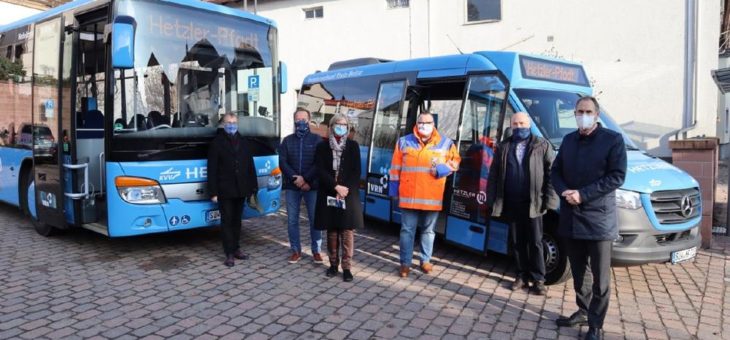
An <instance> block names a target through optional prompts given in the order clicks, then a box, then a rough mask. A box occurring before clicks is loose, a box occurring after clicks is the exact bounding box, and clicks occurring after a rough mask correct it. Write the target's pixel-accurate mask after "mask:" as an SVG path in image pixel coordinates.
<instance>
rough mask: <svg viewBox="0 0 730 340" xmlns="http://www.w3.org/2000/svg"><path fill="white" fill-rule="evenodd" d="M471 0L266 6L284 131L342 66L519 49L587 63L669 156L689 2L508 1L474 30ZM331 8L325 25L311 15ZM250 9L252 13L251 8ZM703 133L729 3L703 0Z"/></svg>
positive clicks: (602, 92) (620, 116)
mask: <svg viewBox="0 0 730 340" xmlns="http://www.w3.org/2000/svg"><path fill="white" fill-rule="evenodd" d="M465 2H466V1H465V0H411V1H410V7H408V8H397V9H388V8H387V3H386V1H385V0H368V1H362V0H330V1H323V0H320V1H311V0H291V1H287V0H278V1H263V0H262V1H259V4H258V7H257V10H258V14H260V15H263V16H266V17H269V18H272V19H274V20H275V21H276V22H277V24H278V26H279V45H280V54H279V57H280V59H281V60H282V61H285V62H286V63H287V64H288V66H289V92H288V93H287V94H286V95H284V97H283V100H282V110H283V112H284V113H285V115H284V122H283V124H282V131H284V133H285V134H286V133H288V131H290V130H291V126H292V125H291V117H289V115H288V113H289V112H291V111H292V110H293V109H294V106H295V105H296V93H295V91H293V90H294V89H297V88H298V87H299V86H300V84H301V82H302V80H303V79H304V77H305V76H306V75H307V74H309V73H312V72H315V71H316V70H326V69H327V67H328V65H329V64H330V63H332V62H334V61H337V60H343V59H351V58H358V57H364V56H373V57H379V58H386V59H407V58H416V57H425V56H436V55H445V54H457V53H459V52H458V50H457V47H458V49H460V50H461V51H463V52H464V53H469V52H472V51H478V50H512V51H519V52H526V53H534V54H541V55H548V56H554V57H560V58H563V59H566V60H571V61H576V62H580V63H583V65H584V66H585V69H586V72H587V73H588V76H589V78H590V80H591V82H592V83H593V85H594V87H595V94H596V95H597V97H598V99H599V100H600V102H601V104H602V105H603V106H604V107H605V108H606V109H607V111H608V112H609V113H610V114H611V115H612V116H613V117H614V119H615V120H616V121H617V122H618V123H619V124H621V125H622V126H623V127H624V128H625V130H626V131H627V133H629V134H631V136H632V137H633V139H635V140H636V141H637V142H638V143H639V145H640V146H641V147H642V148H645V149H646V150H648V151H649V152H650V153H652V154H655V155H657V156H669V154H670V152H671V151H670V150H669V149H668V147H667V141H668V139H669V138H670V137H672V138H673V136H674V134H673V133H672V132H673V131H676V130H678V129H680V128H681V127H682V121H683V118H682V117H683V112H682V111H683V109H682V106H683V100H684V98H683V77H684V50H685V46H684V45H685V43H684V13H685V2H686V1H666V2H656V1H642V0H617V1H590V2H585V1H580V0H543V1H530V0H510V1H502V20H501V21H498V22H490V23H477V24H467V23H466V19H465V17H466V9H465ZM317 6H322V7H323V9H324V17H323V18H322V19H305V18H304V12H303V9H304V8H311V7H317ZM249 9H250V10H252V6H251V5H250V4H249ZM698 12H699V14H698V16H699V20H698V34H697V36H698V41H697V48H698V51H699V52H698V59H697V71H696V73H697V85H696V92H697V99H696V103H697V104H696V112H697V126H696V128H695V129H693V130H691V131H690V132H689V136H690V137H691V136H698V135H707V136H714V135H716V130H717V129H716V120H717V111H718V100H717V96H718V91H717V89H716V86H715V85H714V83H713V81H712V78H711V77H710V70H712V69H715V68H717V66H718V57H717V41H718V39H719V30H720V19H721V3H720V0H710V1H699V11H698Z"/></svg>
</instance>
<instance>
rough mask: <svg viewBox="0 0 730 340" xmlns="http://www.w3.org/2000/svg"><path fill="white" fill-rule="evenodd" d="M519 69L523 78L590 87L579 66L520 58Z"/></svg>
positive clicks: (525, 57)
mask: <svg viewBox="0 0 730 340" xmlns="http://www.w3.org/2000/svg"><path fill="white" fill-rule="evenodd" d="M520 68H521V69H522V77H523V78H527V79H535V80H547V81H554V82H559V83H567V84H574V85H580V86H590V84H588V78H587V77H586V74H585V72H584V71H583V67H582V66H580V65H572V64H567V63H561V62H557V61H552V60H544V59H537V58H530V57H527V56H520Z"/></svg>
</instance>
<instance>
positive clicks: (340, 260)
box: [314, 113, 363, 282]
mask: <svg viewBox="0 0 730 340" xmlns="http://www.w3.org/2000/svg"><path fill="white" fill-rule="evenodd" d="M349 131H350V124H349V123H348V121H347V116H345V115H343V114H340V113H338V114H336V115H334V117H332V119H330V124H329V139H328V141H327V142H324V143H320V144H319V145H318V146H317V151H316V152H315V157H314V158H315V159H316V167H317V172H318V174H319V190H318V191H317V209H316V210H315V214H314V226H315V228H317V229H319V230H326V231H327V250H328V252H329V261H330V267H329V269H327V272H326V275H327V277H334V276H336V275H337V274H338V267H339V266H340V265H341V266H342V279H343V280H344V281H346V282H350V281H352V279H353V276H352V271H351V265H352V255H353V253H354V251H355V249H354V243H355V237H354V236H355V235H354V230H355V229H357V228H362V226H363V217H362V206H361V205H360V195H359V193H358V190H359V188H360V146H359V145H358V144H357V142H355V141H353V140H350V139H348V138H347V135H348V132H349ZM340 248H342V250H341V251H340Z"/></svg>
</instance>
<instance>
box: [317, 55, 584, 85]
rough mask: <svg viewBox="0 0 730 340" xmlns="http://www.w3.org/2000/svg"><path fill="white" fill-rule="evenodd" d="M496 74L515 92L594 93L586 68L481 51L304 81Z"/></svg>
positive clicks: (371, 66)
mask: <svg viewBox="0 0 730 340" xmlns="http://www.w3.org/2000/svg"><path fill="white" fill-rule="evenodd" d="M361 59H373V58H361ZM358 60H359V59H358ZM379 60H380V59H379ZM354 61H357V60H354ZM347 62H350V61H345V62H341V61H339V62H336V63H344V64H345V65H346V64H347ZM493 70H499V71H501V72H502V73H503V74H504V75H505V77H507V78H508V79H509V82H510V87H512V88H544V89H558V90H563V91H569V92H576V93H581V94H588V95H590V94H591V93H592V92H593V90H592V89H591V86H590V81H589V80H588V76H586V73H585V70H584V69H583V66H582V65H580V64H578V63H574V62H569V61H565V60H561V59H557V58H550V57H545V56H540V55H531V54H525V53H518V52H503V51H478V52H474V53H471V54H460V55H449V56H439V57H428V58H417V59H408V60H399V61H381V62H379V63H364V64H363V65H360V66H353V67H344V68H337V69H333V70H331V71H325V72H317V73H313V74H310V75H308V76H307V77H306V78H304V83H305V84H312V83H316V82H320V81H327V80H335V79H346V78H357V77H365V76H372V75H387V74H394V73H401V72H418V78H419V79H425V78H436V77H454V76H464V75H466V74H467V73H469V72H474V71H493Z"/></svg>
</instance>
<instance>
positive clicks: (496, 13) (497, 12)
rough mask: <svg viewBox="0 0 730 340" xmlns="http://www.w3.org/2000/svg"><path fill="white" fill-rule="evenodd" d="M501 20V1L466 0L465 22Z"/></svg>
mask: <svg viewBox="0 0 730 340" xmlns="http://www.w3.org/2000/svg"><path fill="white" fill-rule="evenodd" d="M498 20H502V0H466V21H467V22H479V21H498Z"/></svg>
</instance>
